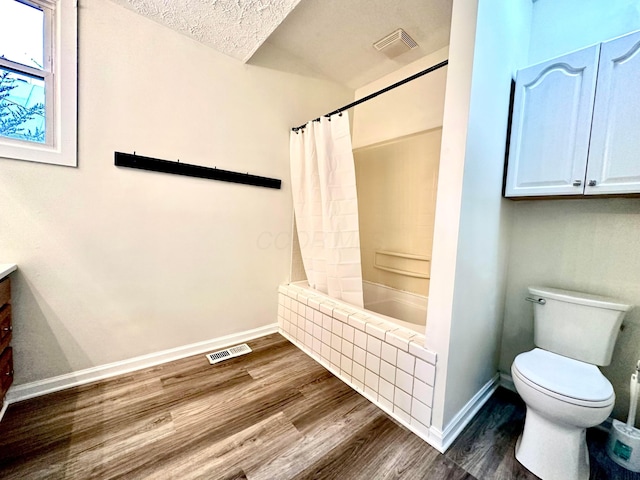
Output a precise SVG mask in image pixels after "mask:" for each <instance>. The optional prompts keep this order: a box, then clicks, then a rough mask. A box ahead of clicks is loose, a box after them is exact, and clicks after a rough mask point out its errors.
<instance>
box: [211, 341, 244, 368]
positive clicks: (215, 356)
mask: <svg viewBox="0 0 640 480" xmlns="http://www.w3.org/2000/svg"><path fill="white" fill-rule="evenodd" d="M247 353H251V348H250V347H249V345H247V344H246V343H243V344H242V345H236V346H235V347H229V348H225V349H224V350H219V351H217V352H213V353H207V355H206V357H207V360H209V363H210V364H211V365H215V364H216V363H220V362H222V361H224V360H228V359H230V358H234V357H239V356H240V355H246V354H247Z"/></svg>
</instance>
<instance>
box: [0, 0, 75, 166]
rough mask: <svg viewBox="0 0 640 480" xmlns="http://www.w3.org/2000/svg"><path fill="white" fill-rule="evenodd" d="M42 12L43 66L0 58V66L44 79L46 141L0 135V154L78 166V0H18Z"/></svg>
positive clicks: (19, 158) (14, 157) (32, 160)
mask: <svg viewBox="0 0 640 480" xmlns="http://www.w3.org/2000/svg"><path fill="white" fill-rule="evenodd" d="M19 1H20V2H21V3H24V4H27V5H31V6H34V7H36V8H39V9H42V11H43V12H44V18H45V20H44V26H43V30H44V31H43V34H44V56H43V59H44V62H43V63H44V65H43V69H42V70H40V69H36V68H32V67H29V66H25V65H22V64H19V63H16V62H13V61H11V60H7V59H4V58H0V67H2V68H3V69H8V70H12V71H15V72H16V73H18V74H25V75H28V76H31V77H38V78H42V79H43V80H44V82H45V122H46V127H45V128H46V129H45V143H37V142H29V141H26V140H19V139H11V138H8V137H2V136H0V158H8V159H15V160H26V161H31V162H39V163H49V164H53V165H65V166H70V167H77V165H78V161H77V115H78V114H77V108H78V101H77V75H78V72H77V50H78V47H77V38H78V20H77V9H78V7H77V0H19Z"/></svg>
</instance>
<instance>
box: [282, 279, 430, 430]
mask: <svg viewBox="0 0 640 480" xmlns="http://www.w3.org/2000/svg"><path fill="white" fill-rule="evenodd" d="M278 326H279V330H280V333H281V334H282V335H283V336H284V337H286V338H287V339H288V340H289V341H291V342H292V343H293V344H294V345H296V346H297V347H298V348H300V349H301V350H302V351H304V352H305V353H307V354H308V355H309V356H310V357H311V358H313V359H314V360H316V361H318V362H319V363H321V364H322V365H323V366H324V367H325V368H327V369H328V370H329V371H331V372H332V373H333V374H334V375H336V376H337V377H338V378H340V379H341V380H342V381H343V382H345V383H347V384H348V385H350V386H351V387H352V388H354V389H355V390H357V391H358V392H360V393H361V394H362V395H364V396H365V397H366V398H367V399H369V400H370V401H372V402H373V403H375V404H376V405H378V406H379V407H380V408H382V409H383V410H384V411H385V412H387V413H388V414H389V415H391V416H392V417H394V418H395V419H396V420H398V421H399V422H400V423H402V424H403V425H405V426H407V427H408V428H409V429H410V430H412V431H413V432H414V433H416V434H418V435H419V436H420V437H422V438H423V439H425V440H427V441H428V437H429V426H430V425H431V406H432V404H433V385H434V380H435V373H436V367H435V365H436V354H435V353H433V352H431V351H429V350H427V349H425V348H424V340H425V337H424V335H420V334H417V333H415V332H413V331H410V330H406V329H403V328H401V327H399V326H398V325H396V324H394V323H391V322H390V321H388V320H386V319H385V318H384V317H381V316H378V315H376V314H374V313H372V312H369V311H367V310H362V309H358V308H356V307H353V306H351V305H348V304H344V303H339V302H337V301H336V300H334V299H331V298H330V297H328V296H326V295H323V294H321V293H319V292H317V291H315V290H311V289H308V288H302V287H300V286H298V285H282V286H280V288H279V295H278Z"/></svg>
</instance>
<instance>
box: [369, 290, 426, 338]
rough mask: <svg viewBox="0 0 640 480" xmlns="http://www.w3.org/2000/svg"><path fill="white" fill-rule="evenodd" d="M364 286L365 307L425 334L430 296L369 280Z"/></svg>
mask: <svg viewBox="0 0 640 480" xmlns="http://www.w3.org/2000/svg"><path fill="white" fill-rule="evenodd" d="M362 288H363V293H364V308H366V309H367V310H369V311H371V312H375V313H377V314H379V315H384V316H385V317H388V318H390V319H391V321H393V322H394V323H398V324H399V325H401V326H403V327H405V328H409V329H411V330H414V331H416V332H418V333H422V334H424V331H425V327H426V324H427V305H428V303H429V298H428V297H423V296H422V295H416V294H414V293H409V292H403V291H401V290H395V289H393V288H389V287H385V286H384V285H380V284H377V283H372V282H367V281H363V282H362Z"/></svg>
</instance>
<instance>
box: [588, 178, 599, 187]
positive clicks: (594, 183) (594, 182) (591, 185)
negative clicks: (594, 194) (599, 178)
mask: <svg viewBox="0 0 640 480" xmlns="http://www.w3.org/2000/svg"><path fill="white" fill-rule="evenodd" d="M597 183H598V182H596V181H595V180H589V186H590V187H595V186H596V184H597Z"/></svg>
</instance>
